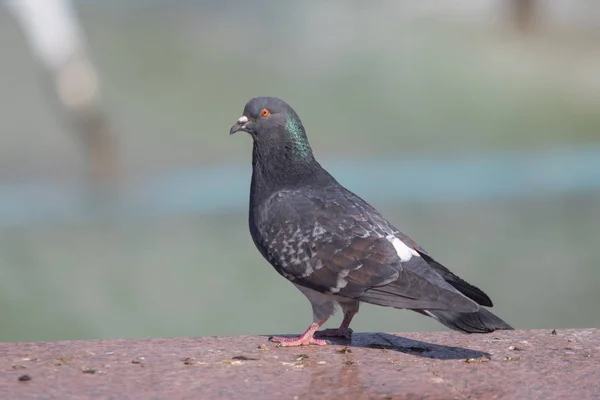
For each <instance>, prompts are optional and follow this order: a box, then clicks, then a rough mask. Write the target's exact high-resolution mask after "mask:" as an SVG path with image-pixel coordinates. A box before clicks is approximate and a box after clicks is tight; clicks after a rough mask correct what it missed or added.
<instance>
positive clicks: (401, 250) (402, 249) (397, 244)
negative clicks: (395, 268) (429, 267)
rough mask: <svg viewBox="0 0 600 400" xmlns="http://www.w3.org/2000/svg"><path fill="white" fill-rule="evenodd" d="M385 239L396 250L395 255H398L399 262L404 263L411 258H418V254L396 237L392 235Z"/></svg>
mask: <svg viewBox="0 0 600 400" xmlns="http://www.w3.org/2000/svg"><path fill="white" fill-rule="evenodd" d="M386 239H387V240H389V241H390V243H392V245H393V246H394V248H395V249H396V253H398V257H400V261H402V262H406V261H408V260H410V259H411V258H413V256H416V257H420V255H419V253H418V252H416V251H415V250H414V249H411V248H410V247H408V246H407V245H405V244H404V242H403V241H402V240H400V239H398V238H397V237H396V236H394V235H390V236H386Z"/></svg>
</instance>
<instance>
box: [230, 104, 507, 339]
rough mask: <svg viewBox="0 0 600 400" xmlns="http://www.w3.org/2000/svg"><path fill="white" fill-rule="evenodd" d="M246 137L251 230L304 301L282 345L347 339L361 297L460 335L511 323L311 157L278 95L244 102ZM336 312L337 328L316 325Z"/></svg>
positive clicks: (240, 123) (241, 125)
mask: <svg viewBox="0 0 600 400" xmlns="http://www.w3.org/2000/svg"><path fill="white" fill-rule="evenodd" d="M239 131H243V132H247V133H249V134H250V136H251V137H252V139H253V147H252V181H251V184H250V207H249V208H250V210H249V227H250V234H251V236H252V239H253V241H254V244H255V245H256V248H257V249H258V251H259V252H260V253H261V254H262V256H263V257H264V258H265V259H266V260H267V261H268V262H269V263H270V264H271V265H272V266H273V267H274V268H275V270H276V271H277V272H278V273H279V274H281V275H282V276H283V277H284V278H286V279H287V280H289V281H290V282H292V283H293V284H294V285H295V286H296V287H297V288H298V289H299V290H300V291H301V292H302V293H303V294H304V295H305V296H306V297H307V298H308V300H309V301H310V304H311V306H312V312H313V322H312V324H311V325H310V326H309V328H308V329H307V330H306V332H304V333H303V334H302V335H300V336H298V337H277V336H274V337H271V338H270V340H271V341H273V342H277V343H278V345H279V346H284V347H292V346H303V345H326V344H328V343H329V342H328V341H327V340H324V339H321V338H323V337H341V338H346V339H351V335H352V329H350V322H351V321H352V318H353V317H354V315H355V314H356V313H357V312H358V308H359V304H360V303H361V302H364V303H370V304H376V305H380V306H385V307H393V308H397V309H409V310H413V311H416V312H418V313H420V314H423V315H426V316H428V317H431V318H434V319H435V320H437V321H439V322H440V323H442V324H443V325H445V326H446V327H448V328H450V329H453V330H456V331H460V332H464V333H488V332H493V331H495V330H502V329H506V330H509V329H513V328H512V327H511V326H510V325H508V324H507V323H506V322H504V321H503V320H502V319H500V318H499V317H497V316H496V315H494V314H492V313H491V312H490V311H488V310H487V309H486V308H484V307H492V306H493V304H492V300H491V299H490V298H489V297H488V295H486V294H485V293H484V292H483V291H481V290H480V289H478V288H477V287H475V286H473V285H471V284H469V283H467V282H465V281H464V280H462V279H461V278H459V277H458V276H456V275H455V274H453V273H452V272H451V271H450V270H448V269H447V268H446V267H444V266H443V265H442V264H440V263H439V262H437V261H436V260H435V259H434V258H433V257H432V256H431V255H430V254H429V253H428V252H427V251H425V250H424V249H423V248H422V247H420V246H419V245H418V244H417V243H415V242H414V241H413V240H412V239H410V238H409V237H408V236H406V235H405V234H403V233H402V232H400V231H399V230H398V229H396V228H395V227H394V226H393V225H392V224H391V223H390V222H389V221H388V220H386V219H385V218H384V217H383V216H382V215H381V214H380V213H379V212H378V211H377V210H376V209H375V208H373V207H372V206H371V205H370V204H369V203H367V202H366V201H365V200H363V199H362V198H360V197H359V196H358V195H356V194H354V193H353V192H351V191H350V190H348V189H346V188H345V187H344V186H342V185H341V184H340V183H338V182H337V181H336V179H335V178H334V177H333V176H332V175H331V174H329V173H328V172H327V171H326V170H325V169H324V168H323V167H322V166H321V165H320V164H319V163H318V162H317V160H315V157H314V156H313V152H312V149H311V146H310V144H309V142H308V139H307V136H306V131H305V129H304V126H303V125H302V122H301V121H300V118H299V117H298V115H297V114H296V112H295V111H294V110H293V109H292V107H290V106H289V105H288V104H287V103H286V102H285V101H283V100H281V99H279V98H276V97H256V98H253V99H251V100H249V101H248V103H247V104H246V106H245V108H244V112H243V115H242V116H241V117H240V118H239V119H238V120H237V122H236V123H235V124H234V125H233V126H232V127H231V129H230V131H229V133H230V135H232V134H234V133H236V132H239ZM336 305H339V306H340V308H341V309H342V311H343V314H344V316H343V321H342V323H341V325H340V326H339V328H337V329H325V330H322V331H318V329H319V328H320V327H321V326H322V325H323V324H324V323H325V322H326V321H327V320H328V319H329V317H330V316H331V315H333V312H334V309H335V306H336Z"/></svg>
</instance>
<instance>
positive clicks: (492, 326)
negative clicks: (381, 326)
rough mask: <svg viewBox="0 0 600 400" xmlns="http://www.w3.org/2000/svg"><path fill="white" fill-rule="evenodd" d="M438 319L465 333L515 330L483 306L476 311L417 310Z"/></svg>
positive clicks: (449, 326)
mask: <svg viewBox="0 0 600 400" xmlns="http://www.w3.org/2000/svg"><path fill="white" fill-rule="evenodd" d="M415 311H417V312H419V313H421V314H423V315H427V316H429V317H432V318H434V319H436V320H437V321H438V322H440V323H442V324H444V325H445V326H447V327H448V328H450V329H452V330H455V331H460V332H463V333H489V332H494V331H496V330H513V329H514V328H513V327H512V326H510V325H508V324H507V323H506V322H504V321H503V320H502V319H500V318H499V317H497V316H496V315H494V314H492V313H491V312H490V311H488V310H486V309H485V308H483V307H481V308H480V309H479V311H477V312H474V313H460V312H455V311H440V310H415Z"/></svg>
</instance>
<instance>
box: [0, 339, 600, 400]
mask: <svg viewBox="0 0 600 400" xmlns="http://www.w3.org/2000/svg"><path fill="white" fill-rule="evenodd" d="M346 345H347V346H346ZM24 375H27V376H28V377H29V378H30V379H27V378H23V376H24ZM0 398H2V399H290V400H293V399H545V400H547V399H600V329H574V330H559V331H558V332H556V334H555V335H554V334H552V333H551V330H537V331H512V332H495V333H492V334H487V335H463V334H460V333H450V332H433V333H431V332H423V333H401V334H387V333H355V334H354V336H353V338H352V342H351V343H344V341H341V342H338V343H336V344H334V345H332V346H326V347H315V346H310V347H302V348H277V347H276V346H275V344H273V343H269V342H268V341H267V338H266V337H262V336H258V337H256V336H240V337H203V338H186V339H141V340H108V341H63V342H35V343H1V344H0Z"/></svg>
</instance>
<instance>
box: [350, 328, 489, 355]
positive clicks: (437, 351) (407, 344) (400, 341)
mask: <svg viewBox="0 0 600 400" xmlns="http://www.w3.org/2000/svg"><path fill="white" fill-rule="evenodd" d="M349 347H362V348H371V349H386V350H388V351H390V350H391V351H398V352H400V353H404V354H410V355H415V356H419V357H424V358H432V359H436V360H464V359H471V358H473V359H479V358H482V357H487V358H490V354H489V353H486V352H483V351H478V350H472V349H466V348H464V347H454V346H445V345H441V344H434V343H428V342H422V341H420V340H414V339H409V338H405V337H401V336H395V335H391V334H389V333H357V334H353V335H352V340H351V342H350V345H349Z"/></svg>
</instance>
